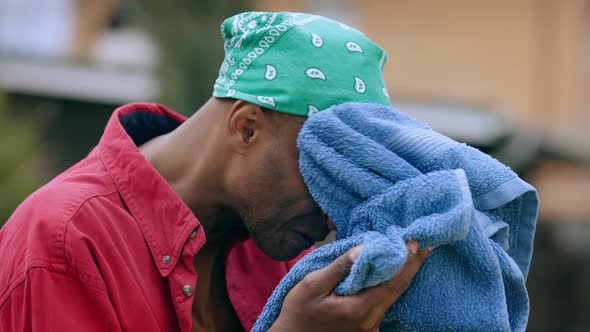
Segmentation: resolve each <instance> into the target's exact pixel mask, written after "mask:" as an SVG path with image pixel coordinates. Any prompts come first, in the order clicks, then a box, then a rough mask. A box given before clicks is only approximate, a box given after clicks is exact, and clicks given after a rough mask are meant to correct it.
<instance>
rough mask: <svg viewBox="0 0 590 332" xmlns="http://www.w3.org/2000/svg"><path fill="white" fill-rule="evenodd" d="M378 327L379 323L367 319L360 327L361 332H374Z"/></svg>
mask: <svg viewBox="0 0 590 332" xmlns="http://www.w3.org/2000/svg"><path fill="white" fill-rule="evenodd" d="M376 327H377V323H376V322H375V320H373V319H365V320H363V321H362V322H361V323H360V325H359V330H360V331H361V332H373V331H375V328H376Z"/></svg>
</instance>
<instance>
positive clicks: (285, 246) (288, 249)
mask: <svg viewBox="0 0 590 332" xmlns="http://www.w3.org/2000/svg"><path fill="white" fill-rule="evenodd" d="M253 240H254V242H255V243H256V245H257V246H258V247H259V248H260V250H262V251H263V252H264V253H265V254H267V255H268V256H269V257H270V258H272V259H274V260H277V261H288V260H291V259H293V258H295V257H297V255H299V254H300V253H301V252H303V250H305V249H306V248H303V247H301V246H296V245H294V244H293V243H292V242H290V241H280V242H275V241H270V242H265V241H257V240H256V238H253Z"/></svg>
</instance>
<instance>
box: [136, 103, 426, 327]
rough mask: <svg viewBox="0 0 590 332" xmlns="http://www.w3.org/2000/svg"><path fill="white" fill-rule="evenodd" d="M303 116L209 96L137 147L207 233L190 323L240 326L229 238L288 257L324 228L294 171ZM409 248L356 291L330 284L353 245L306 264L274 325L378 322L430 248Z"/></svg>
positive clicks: (344, 270) (350, 258)
mask: <svg viewBox="0 0 590 332" xmlns="http://www.w3.org/2000/svg"><path fill="white" fill-rule="evenodd" d="M304 122H305V118H303V117H297V116H294V115H289V114H284V113H280V112H274V111H266V110H263V109H262V108H261V107H260V106H258V105H255V104H252V103H249V102H245V101H241V100H229V99H226V100H224V99H217V98H211V99H210V100H209V101H208V102H207V103H206V104H205V105H204V106H203V107H202V108H201V109H200V110H199V111H198V112H196V113H195V114H194V115H193V116H192V117H191V118H189V119H188V120H187V121H186V122H185V123H183V124H182V125H181V126H179V127H178V128H177V129H176V130H174V131H173V132H171V133H169V134H167V135H163V136H160V137H157V138H155V139H153V140H152V141H150V142H148V143H146V144H144V145H143V146H141V147H140V150H141V151H142V153H143V154H144V155H145V156H146V158H147V159H148V160H149V161H150V162H151V163H152V165H153V166H154V168H155V169H156V170H157V171H158V172H159V173H160V174H161V175H162V176H163V177H164V179H166V181H167V182H168V183H169V184H170V186H171V187H172V188H173V189H174V190H175V192H176V193H177V194H178V195H179V196H180V198H182V200H183V201H184V202H185V203H186V204H187V206H188V207H189V208H191V210H192V211H193V212H194V214H195V215H196V216H197V218H198V219H199V221H200V222H201V225H202V227H203V229H204V231H205V234H206V235H207V243H206V244H205V246H204V247H203V249H202V250H201V251H199V252H198V253H197V255H196V256H195V260H194V264H195V268H196V270H197V272H198V273H199V282H198V285H197V290H196V295H195V298H197V299H199V300H198V301H195V304H194V305H193V323H194V324H193V325H194V328H193V330H195V331H197V330H198V331H236V330H241V327H240V325H239V322H238V320H237V317H236V315H235V312H234V311H233V309H232V307H231V304H230V303H229V300H228V297H227V291H226V290H225V279H224V274H225V271H224V262H223V253H224V251H225V249H226V247H227V245H228V243H230V242H231V241H232V240H234V239H235V238H238V237H244V236H250V237H252V239H253V240H254V241H255V243H256V244H257V245H258V246H259V247H260V248H261V249H262V250H263V251H264V252H265V253H266V254H268V255H269V256H270V257H272V258H274V259H277V260H288V259H291V258H294V257H295V256H297V255H298V254H299V253H301V251H303V250H304V249H306V248H309V247H311V246H312V245H313V244H314V242H316V241H320V240H323V239H324V238H325V237H326V235H327V234H328V233H329V231H330V228H329V226H328V223H327V220H326V216H325V215H324V214H323V213H322V211H321V209H320V208H319V206H318V205H317V204H316V203H315V202H314V201H313V199H312V198H311V196H310V194H309V192H308V191H307V189H306V187H305V184H304V182H303V178H302V177H301V174H300V173H299V168H298V159H299V153H298V150H297V146H296V139H297V135H298V134H299V131H300V130H301V128H302V126H303V123H304ZM408 248H409V249H408V262H407V263H406V265H405V266H404V268H403V269H402V270H401V271H400V272H399V273H398V274H397V275H396V276H394V277H393V279H392V280H390V281H389V282H386V283H384V284H382V285H379V286H376V287H373V288H371V289H368V290H365V291H363V292H361V293H359V294H357V295H355V296H348V297H341V296H337V295H335V294H334V293H333V292H332V291H333V289H334V288H335V287H336V285H337V284H338V283H339V282H340V281H341V280H342V279H343V278H345V277H346V275H347V274H348V272H349V271H350V266H352V263H353V262H354V260H355V259H356V257H358V252H359V248H353V249H352V250H351V251H349V252H347V253H346V254H344V255H343V256H341V257H340V258H339V259H338V260H336V261H335V262H333V263H332V264H331V265H329V266H328V267H326V268H324V269H322V270H319V271H316V272H314V273H311V274H310V275H308V276H307V277H305V278H304V279H303V281H302V282H301V283H300V284H298V285H297V286H296V287H294V288H293V289H292V290H291V292H290V293H289V294H288V296H287V298H286V299H285V303H284V306H283V310H282V312H281V315H280V316H279V319H278V320H277V322H276V323H275V325H273V328H272V331H314V330H321V331H323V332H326V331H373V330H375V329H376V328H377V327H378V325H379V322H380V321H381V320H382V319H383V315H384V314H385V311H386V310H387V308H389V307H390V306H391V305H392V304H393V303H394V302H395V301H396V300H397V298H399V296H401V294H402V293H403V292H404V291H405V290H406V289H407V288H408V287H409V284H410V281H411V279H412V278H413V276H414V275H415V274H416V272H417V271H418V269H419V268H420V265H421V264H422V262H423V261H424V259H425V258H426V256H427V255H428V253H429V250H424V251H420V252H418V251H417V243H416V242H410V243H409V244H408ZM414 249H416V250H414Z"/></svg>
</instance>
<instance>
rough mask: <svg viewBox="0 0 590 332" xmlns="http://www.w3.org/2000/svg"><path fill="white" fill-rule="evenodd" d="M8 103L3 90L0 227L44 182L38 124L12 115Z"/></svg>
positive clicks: (0, 106) (0, 95) (0, 105)
mask: <svg viewBox="0 0 590 332" xmlns="http://www.w3.org/2000/svg"><path fill="white" fill-rule="evenodd" d="M8 102H9V101H8V98H7V96H6V95H5V94H3V93H2V92H1V91H0V226H2V225H3V224H4V222H5V221H6V220H7V219H8V217H9V216H10V214H12V212H13V211H14V209H15V208H16V207H17V206H18V204H19V203H20V202H22V201H23V200H24V199H25V198H26V197H27V196H28V195H29V194H30V193H31V192H33V191H34V190H35V189H36V188H37V187H39V186H40V184H41V183H42V181H43V180H44V176H43V175H42V174H43V172H42V171H41V168H42V164H43V162H42V160H43V157H42V156H43V153H42V151H43V146H42V145H41V143H40V131H39V128H38V127H37V125H36V124H35V123H36V121H35V120H34V119H31V118H26V117H16V116H12V115H11V114H9V113H8V111H7V110H8Z"/></svg>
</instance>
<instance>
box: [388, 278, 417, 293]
mask: <svg viewBox="0 0 590 332" xmlns="http://www.w3.org/2000/svg"><path fill="white" fill-rule="evenodd" d="M411 283H412V281H411V279H410V277H409V276H407V275H403V274H402V275H398V276H397V278H394V279H392V280H391V281H390V283H389V288H390V289H391V290H392V291H393V292H395V293H396V294H398V295H401V294H402V293H403V292H405V291H406V290H407V289H408V288H410V285H411Z"/></svg>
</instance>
